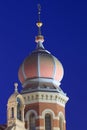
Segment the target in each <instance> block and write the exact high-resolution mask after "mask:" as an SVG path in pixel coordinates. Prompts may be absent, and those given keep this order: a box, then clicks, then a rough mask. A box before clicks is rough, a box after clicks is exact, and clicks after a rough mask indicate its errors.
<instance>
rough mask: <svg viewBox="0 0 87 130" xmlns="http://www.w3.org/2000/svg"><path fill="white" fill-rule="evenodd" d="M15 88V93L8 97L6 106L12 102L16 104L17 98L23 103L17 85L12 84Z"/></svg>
mask: <svg viewBox="0 0 87 130" xmlns="http://www.w3.org/2000/svg"><path fill="white" fill-rule="evenodd" d="M14 86H15V92H14V93H13V94H12V95H11V96H10V97H9V99H8V104H9V103H12V102H17V98H18V97H19V98H20V99H21V101H22V102H23V103H24V100H23V97H22V95H21V94H20V93H19V92H18V91H17V86H18V84H17V83H14Z"/></svg>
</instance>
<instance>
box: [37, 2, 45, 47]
mask: <svg viewBox="0 0 87 130" xmlns="http://www.w3.org/2000/svg"><path fill="white" fill-rule="evenodd" d="M37 7H38V22H37V23H36V25H37V27H38V36H36V38H35V42H36V43H38V44H37V48H44V46H43V44H42V43H43V42H44V37H43V36H42V35H41V27H42V25H43V23H42V22H41V20H40V14H41V5H40V4H38V5H37Z"/></svg>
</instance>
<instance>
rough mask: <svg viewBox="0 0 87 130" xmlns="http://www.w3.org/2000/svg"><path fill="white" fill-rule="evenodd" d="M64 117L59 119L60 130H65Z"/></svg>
mask: <svg viewBox="0 0 87 130" xmlns="http://www.w3.org/2000/svg"><path fill="white" fill-rule="evenodd" d="M63 122H64V121H63V117H62V116H60V117H59V128H60V130H64V127H63Z"/></svg>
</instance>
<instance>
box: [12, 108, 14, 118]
mask: <svg viewBox="0 0 87 130" xmlns="http://www.w3.org/2000/svg"><path fill="white" fill-rule="evenodd" d="M11 118H14V108H13V107H12V108H11Z"/></svg>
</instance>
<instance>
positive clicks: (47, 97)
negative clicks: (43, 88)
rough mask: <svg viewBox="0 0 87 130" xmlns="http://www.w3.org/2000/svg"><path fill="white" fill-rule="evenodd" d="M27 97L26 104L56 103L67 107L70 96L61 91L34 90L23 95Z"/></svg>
mask: <svg viewBox="0 0 87 130" xmlns="http://www.w3.org/2000/svg"><path fill="white" fill-rule="evenodd" d="M22 96H23V97H24V99H25V105H27V104H32V103H38V102H43V103H56V104H59V105H61V106H63V107H65V104H66V102H67V101H68V97H67V96H65V95H62V94H60V93H54V94H53V93H52V92H50V93H48V92H34V93H27V94H23V95H22Z"/></svg>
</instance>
